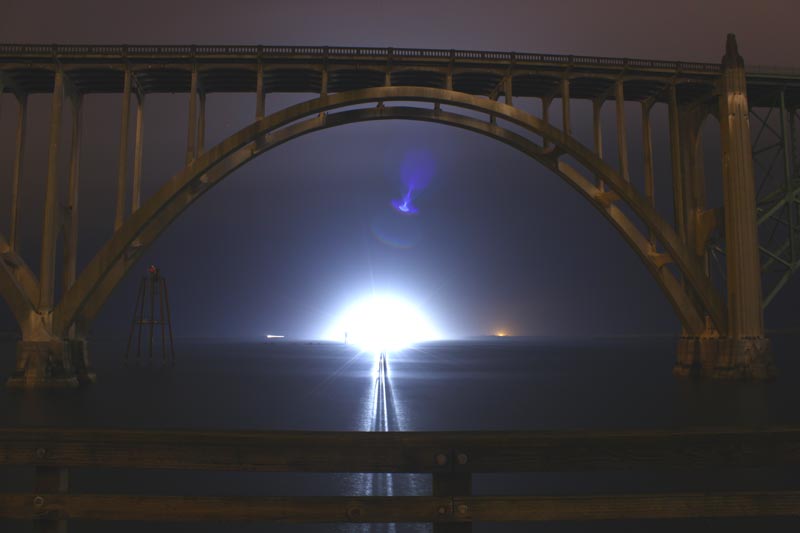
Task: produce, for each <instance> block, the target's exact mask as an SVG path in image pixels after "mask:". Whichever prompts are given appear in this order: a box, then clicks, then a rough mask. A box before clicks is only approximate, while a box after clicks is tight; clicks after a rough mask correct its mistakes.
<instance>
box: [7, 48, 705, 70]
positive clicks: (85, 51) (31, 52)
mask: <svg viewBox="0 0 800 533" xmlns="http://www.w3.org/2000/svg"><path fill="white" fill-rule="evenodd" d="M0 56H6V57H9V56H17V57H27V56H30V57H46V58H50V57H60V58H70V57H86V58H92V57H108V56H116V57H119V58H122V57H127V58H137V57H140V58H145V57H153V58H158V57H183V56H185V57H194V58H203V57H213V56H243V57H246V58H250V59H256V58H258V57H262V56H308V57H316V58H329V59H330V58H365V57H370V58H387V59H388V58H389V57H392V58H419V59H442V60H453V61H482V62H499V63H508V64H511V63H514V64H525V63H530V64H553V65H556V64H559V65H560V64H572V65H575V66H589V67H591V66H594V67H619V68H624V67H630V68H637V69H657V70H675V71H687V72H704V73H715V72H719V70H720V65H719V64H716V63H698V62H677V61H661V60H650V59H629V58H613V57H592V56H574V55H563V54H533V53H518V52H497V51H481V50H443V49H425V48H370V47H340V46H330V47H329V46H254V45H233V46H230V45H227V46H221V45H41V44H0Z"/></svg>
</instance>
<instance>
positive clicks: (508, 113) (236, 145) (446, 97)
mask: <svg viewBox="0 0 800 533" xmlns="http://www.w3.org/2000/svg"><path fill="white" fill-rule="evenodd" d="M378 101H383V102H388V101H420V102H430V103H440V104H446V105H451V106H456V107H460V108H464V109H469V110H473V111H480V112H484V113H487V114H493V115H495V116H497V117H498V118H501V119H503V120H506V121H508V122H511V123H514V124H516V125H519V126H521V127H524V128H526V129H527V130H528V131H531V132H532V133H535V134H538V135H541V136H542V137H543V138H544V139H547V140H549V141H550V142H551V143H552V144H553V145H554V146H555V150H545V149H542V148H541V147H540V146H538V145H537V144H535V143H533V142H532V141H530V140H528V139H526V138H524V137H522V136H520V135H518V134H515V133H512V132H510V131H509V130H507V129H504V128H502V127H499V126H497V125H496V124H488V123H485V122H482V121H479V120H477V119H472V118H468V117H465V116H463V115H458V114H455V113H449V112H443V111H441V110H428V109H421V108H405V107H381V108H374V109H357V110H348V111H340V112H337V113H330V114H327V115H325V114H322V113H325V112H327V111H331V110H334V109H337V108H342V107H348V106H353V105H357V104H363V103H370V102H378ZM305 117H312V118H308V119H306V120H302V119H304V118H305ZM379 119H409V120H424V121H429V122H436V123H441V124H447V125H451V126H456V127H461V128H465V129H469V130H471V131H476V132H478V133H481V134H484V135H487V136H489V137H492V138H495V139H497V140H500V141H502V142H504V143H506V144H509V145H511V146H513V147H515V148H517V149H519V150H521V151H523V152H524V153H526V154H528V155H529V156H531V157H533V158H535V159H537V160H538V161H540V162H542V163H543V164H544V165H545V166H547V167H548V168H550V169H552V170H553V171H554V172H556V173H557V174H558V175H559V176H561V177H562V178H563V179H565V180H566V181H567V182H568V183H570V184H571V185H572V186H573V187H575V188H576V189H577V190H578V191H579V192H581V193H582V194H583V196H584V197H586V198H587V199H588V200H589V201H590V202H592V204H593V205H594V206H595V207H596V208H598V209H599V210H600V211H601V213H602V214H603V215H604V216H605V217H606V218H607V219H608V220H609V221H610V222H611V223H612V224H613V225H614V226H615V227H616V228H617V229H618V230H619V231H620V233H621V234H622V235H623V237H624V238H625V240H626V241H627V242H628V244H629V245H631V246H632V248H633V249H634V251H636V252H637V254H638V255H639V256H640V258H641V259H642V261H643V262H644V263H645V265H646V266H647V268H648V270H649V271H650V272H651V274H653V276H654V278H655V280H656V282H657V283H658V284H659V286H661V288H662V289H663V290H664V292H665V294H666V295H667V297H668V299H669V301H670V302H671V303H672V305H673V307H674V308H675V310H676V312H677V314H678V315H679V317H680V319H681V322H682V323H683V325H684V327H685V328H686V329H687V330H688V331H689V333H691V334H700V333H701V332H702V330H703V327H704V317H703V314H704V312H703V311H704V310H702V309H698V308H697V307H696V306H695V305H694V304H693V303H692V301H691V300H690V299H689V298H688V296H687V294H686V291H685V290H684V289H683V288H682V287H681V285H680V283H679V282H678V280H677V279H676V278H675V277H674V276H673V275H672V274H671V273H670V272H669V270H668V269H664V268H661V266H662V264H663V262H659V261H656V260H655V258H654V257H653V255H652V252H651V251H650V250H651V248H650V244H649V241H648V240H647V238H646V237H645V236H644V235H642V233H641V232H640V231H639V230H638V229H637V228H636V226H635V225H634V224H633V223H632V221H631V220H630V219H629V218H628V217H627V216H625V215H624V213H623V212H622V211H621V210H620V209H619V208H618V207H616V206H614V205H613V204H608V203H603V202H601V201H600V200H598V198H597V197H596V193H597V192H598V191H599V190H598V189H597V188H596V187H595V186H594V185H593V184H592V183H591V182H590V181H589V180H588V179H587V178H585V177H583V176H582V175H581V174H580V173H579V172H578V171H577V170H575V169H574V168H573V167H571V166H569V165H567V164H566V163H565V162H563V161H559V160H558V154H561V153H564V154H569V155H571V156H572V157H574V158H575V159H576V160H577V161H578V162H579V163H580V164H581V165H582V166H583V167H585V168H586V169H587V170H588V171H590V172H591V173H593V174H594V175H596V176H598V177H599V178H601V179H602V180H603V181H604V182H605V183H606V184H607V186H608V187H609V188H610V189H611V190H612V191H613V192H614V193H616V194H617V195H618V196H619V198H620V199H621V200H622V201H624V202H625V203H627V204H628V205H629V206H630V207H631V209H632V210H633V212H634V213H635V214H636V215H637V216H638V217H639V218H640V219H642V220H643V221H644V222H645V224H646V225H647V226H648V227H649V228H651V229H652V230H653V234H654V235H655V236H656V238H657V239H658V240H659V241H660V242H661V243H662V245H663V246H664V248H665V253H666V254H667V255H668V256H669V257H670V258H671V259H672V260H673V261H674V262H675V264H676V265H677V266H678V268H679V269H680V271H681V272H683V274H684V276H685V279H686V282H687V283H688V284H689V285H690V286H691V287H692V288H693V289H694V290H695V291H696V292H697V294H699V295H700V298H701V300H702V302H703V305H705V311H707V312H708V313H709V314H710V315H711V317H712V320H713V321H714V323H715V325H717V327H718V329H719V330H720V331H721V332H724V331H725V329H726V328H725V313H724V305H723V304H722V302H721V300H720V298H719V296H718V295H717V294H716V292H715V291H714V289H713V287H711V285H710V283H709V281H708V279H707V278H706V277H705V276H704V275H703V272H702V269H701V268H700V265H697V264H695V262H694V261H693V260H692V259H691V257H690V255H689V253H688V252H687V250H686V249H685V247H684V246H683V245H682V244H681V243H680V241H679V239H678V238H677V235H676V234H675V232H674V230H673V229H672V228H671V227H670V226H669V225H668V224H667V223H666V221H664V220H663V219H662V218H661V217H660V216H659V215H658V214H657V213H656V212H655V210H654V209H653V208H651V207H650V206H649V205H648V204H647V203H646V202H644V201H643V199H642V198H641V197H640V195H639V194H638V192H637V191H636V190H635V189H634V188H633V187H632V186H631V185H630V184H628V183H625V182H624V181H623V180H622V179H621V177H620V176H619V175H618V174H617V173H616V172H615V171H614V170H613V169H612V168H611V167H609V166H608V165H607V164H606V163H605V162H603V161H602V160H600V159H599V158H597V157H596V155H595V154H594V153H593V152H591V151H590V150H588V149H587V148H585V147H584V146H583V145H581V144H580V143H579V142H578V141H577V140H575V139H574V138H572V137H569V136H567V135H566V134H564V133H563V132H561V131H560V130H558V129H556V128H554V127H552V126H550V125H548V124H546V123H544V122H543V121H541V120H539V119H537V118H536V117H533V116H531V115H529V114H528V113H525V112H523V111H520V110H518V109H516V108H513V107H511V106H508V105H506V104H501V103H498V102H493V101H490V100H486V99H483V98H479V97H475V96H471V95H466V94H463V93H458V92H453V91H447V90H441V89H430V88H419V87H381V88H372V89H363V90H357V91H350V92H346V93H338V94H334V95H324V96H322V97H320V98H317V99H314V100H310V101H308V102H303V103H301V104H297V105H295V106H292V107H289V108H286V109H283V110H281V111H279V112H276V113H274V114H272V115H270V116H268V117H265V118H263V119H260V120H257V121H256V122H255V123H253V124H251V125H250V126H248V127H246V128H244V129H242V130H240V131H239V132H238V133H236V134H234V135H232V136H230V137H229V138H228V139H226V140H225V141H223V142H221V143H220V144H218V145H217V146H215V147H214V148H212V149H210V150H208V151H207V152H206V153H204V154H203V155H202V156H200V157H199V158H197V159H196V160H195V161H194V162H192V163H190V164H189V165H187V167H185V168H184V169H183V170H182V171H181V172H179V173H178V174H176V175H175V176H174V177H173V178H172V179H170V180H169V181H168V182H167V183H166V184H165V185H164V186H163V187H162V188H161V189H160V190H159V191H158V192H157V193H156V194H155V195H154V196H153V197H151V198H150V199H149V200H148V201H147V202H146V204H145V205H144V206H143V207H142V208H141V209H140V210H139V211H137V212H136V213H134V214H133V215H132V216H131V217H130V218H129V219H128V220H127V221H126V222H125V223H124V224H123V226H122V227H121V228H120V229H119V230H118V231H117V232H116V233H115V235H114V236H113V237H112V238H111V239H110V240H109V241H108V242H107V243H106V245H105V246H104V247H103V248H102V249H101V250H100V252H98V254H97V255H96V256H95V258H94V259H93V260H92V261H91V262H90V264H89V265H88V266H87V268H86V269H85V270H84V272H82V273H81V275H80V277H79V278H78V280H77V281H76V283H75V284H74V285H73V287H72V288H71V289H70V290H69V291H68V292H67V293H66V294H65V296H64V298H63V299H62V301H61V302H60V303H59V305H58V306H57V308H56V310H55V313H54V328H55V330H56V334H59V333H62V332H64V331H65V330H66V329H67V328H68V327H69V326H70V325H71V324H72V323H73V322H75V321H81V322H84V323H86V322H89V321H91V319H93V318H94V316H95V315H96V314H97V312H98V311H99V309H100V307H101V306H102V304H103V303H104V302H105V300H106V298H107V297H108V296H109V295H110V293H111V290H113V288H114V287H115V286H116V284H117V283H118V282H119V281H120V280H121V279H122V277H123V276H124V275H125V273H126V272H127V270H128V269H129V268H130V267H131V266H132V265H133V263H134V262H135V261H136V259H138V258H139V257H140V255H141V253H142V252H143V250H144V249H145V248H146V247H147V246H148V245H149V244H150V243H151V242H153V241H154V240H155V238H156V237H157V236H158V235H159V234H160V233H161V232H162V231H164V229H166V227H167V226H168V225H169V224H170V223H171V222H172V221H173V220H174V219H175V218H176V217H177V216H178V215H179V214H180V213H181V212H183V210H184V209H186V208H187V207H188V206H189V205H190V204H191V203H192V202H194V200H196V199H197V198H198V197H199V196H200V195H202V194H203V193H204V192H205V191H206V190H208V189H209V188H210V187H211V186H213V185H214V184H216V183H217V182H219V181H220V180H221V179H223V178H224V177H225V176H227V175H228V174H230V173H231V172H232V171H233V170H235V169H236V168H238V167H239V166H241V165H243V164H245V163H246V162H248V161H250V160H251V159H253V158H255V157H257V156H258V155H260V154H261V153H263V152H264V151H266V150H269V149H271V148H274V147H275V146H278V145H279V144H282V143H284V142H287V141H288V140H291V139H294V138H297V137H299V136H302V135H304V134H306V133H310V132H312V131H318V130H321V129H324V128H329V127H333V126H336V125H340V124H347V123H353V122H361V121H366V120H379Z"/></svg>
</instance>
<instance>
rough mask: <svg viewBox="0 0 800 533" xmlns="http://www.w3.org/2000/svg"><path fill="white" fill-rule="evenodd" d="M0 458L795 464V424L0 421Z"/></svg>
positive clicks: (373, 464)
mask: <svg viewBox="0 0 800 533" xmlns="http://www.w3.org/2000/svg"><path fill="white" fill-rule="evenodd" d="M0 458H2V464H9V465H30V466H60V467H70V468H86V467H91V468H106V467H107V468H165V469H181V470H242V471H261V472H376V473H379V472H408V473H413V472H417V473H433V472H447V471H456V472H487V473H489V472H498V473H499V472H548V471H589V470H632V469H638V468H649V469H675V468H692V469H695V468H704V467H708V468H717V467H757V466H775V465H800V429H798V428H770V429H758V430H749V429H693V430H680V431H677V430H640V431H476V432H386V433H374V432H313V431H160V430H114V429H111V430H98V429H52V428H48V429H28V428H20V429H0Z"/></svg>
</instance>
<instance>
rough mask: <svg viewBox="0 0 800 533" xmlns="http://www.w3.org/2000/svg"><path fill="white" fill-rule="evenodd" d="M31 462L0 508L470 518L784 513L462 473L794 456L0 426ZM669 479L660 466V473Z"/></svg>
mask: <svg viewBox="0 0 800 533" xmlns="http://www.w3.org/2000/svg"><path fill="white" fill-rule="evenodd" d="M12 465H16V466H25V467H34V468H35V471H36V477H35V487H34V490H33V491H27V492H21V493H0V517H2V518H10V519H21V520H33V521H34V522H35V523H36V524H37V526H38V527H39V529H38V530H50V529H48V528H52V530H56V529H57V528H58V527H66V521H67V520H70V519H79V520H124V521H148V522H152V521H169V522H179V521H210V520H214V521H241V520H244V521H281V522H297V523H311V522H326V523H377V522H427V523H432V524H434V531H444V530H447V531H471V524H472V523H473V522H509V521H549V520H606V519H617V520H619V519H646V518H659V519H664V518H692V517H705V518H710V517H729V518H730V517H743V516H750V517H752V516H798V515H800V491H791V490H780V491H737V490H725V491H720V492H709V491H702V492H700V491H697V492H665V493H651V494H601V495H597V494H594V495H591V496H580V495H576V496H561V495H559V496H525V495H502V496H488V495H487V496H476V495H473V493H472V475H473V474H485V473H516V472H590V471H620V470H623V471H631V470H648V471H650V470H669V471H675V470H682V471H685V472H691V473H692V475H694V476H696V475H697V472H698V471H703V470H706V471H709V472H710V474H711V475H714V474H718V473H719V472H720V471H722V470H723V469H727V468H753V467H756V468H757V467H780V468H786V467H797V466H798V465H800V429H795V428H781V429H764V430H737V429H731V430H720V429H715V430H692V431H626V432H430V433H427V432H426V433H392V432H389V433H353V432H233V431H213V432H209V431H154V430H149V431H135V430H89V429H86V430H76V429H0V466H12ZM83 468H90V469H106V468H114V469H159V470H207V471H248V472H324V473H360V472H365V473H421V474H429V475H431V476H432V478H433V485H432V486H433V491H432V492H433V494H431V495H427V496H325V497H321V496H296V497H254V496H226V497H219V496H204V497H198V496H191V497H190V496H181V495H174V496H165V495H158V496H151V495H142V494H135V495H131V494H107V493H102V494H85V493H73V492H69V490H68V483H67V481H68V479H67V478H68V472H69V470H70V469H83ZM673 477H674V474H673Z"/></svg>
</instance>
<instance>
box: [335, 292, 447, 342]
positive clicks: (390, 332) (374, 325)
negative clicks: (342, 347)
mask: <svg viewBox="0 0 800 533" xmlns="http://www.w3.org/2000/svg"><path fill="white" fill-rule="evenodd" d="M345 335H346V338H347V342H348V343H350V344H355V345H356V346H358V347H360V348H361V349H363V350H369V351H371V352H374V353H379V352H381V351H386V350H389V351H392V350H400V349H402V348H405V347H407V346H410V345H412V344H414V343H417V342H423V341H430V340H437V339H439V338H440V335H439V332H438V331H436V329H435V328H434V327H433V326H432V325H431V323H430V322H429V321H428V319H427V318H426V317H425V316H424V315H423V314H422V313H421V312H420V311H419V310H418V309H417V308H416V307H414V306H413V305H411V304H410V303H409V302H407V301H405V300H403V299H402V298H398V297H396V296H389V295H375V296H370V297H367V298H364V299H363V300H360V301H358V302H356V303H355V304H353V305H351V306H350V307H348V308H347V309H345V311H344V312H343V313H342V314H341V315H339V317H338V318H337V319H336V321H334V323H333V325H332V326H331V327H330V329H329V330H328V331H327V333H326V335H325V338H327V339H329V340H334V341H340V342H342V341H344V340H345Z"/></svg>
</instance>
